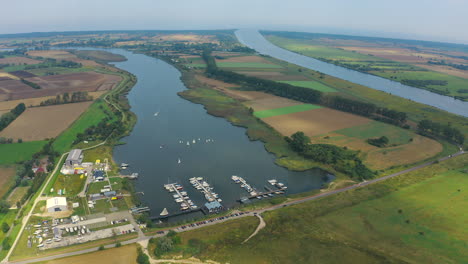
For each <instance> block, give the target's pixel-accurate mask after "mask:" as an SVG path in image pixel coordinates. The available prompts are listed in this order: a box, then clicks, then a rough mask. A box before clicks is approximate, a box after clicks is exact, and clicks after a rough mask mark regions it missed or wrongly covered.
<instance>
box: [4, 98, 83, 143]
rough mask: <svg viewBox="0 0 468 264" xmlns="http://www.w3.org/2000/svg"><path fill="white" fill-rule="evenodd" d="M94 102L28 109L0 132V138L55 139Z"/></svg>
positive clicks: (25, 139)
mask: <svg viewBox="0 0 468 264" xmlns="http://www.w3.org/2000/svg"><path fill="white" fill-rule="evenodd" d="M91 103H92V102H83V103H74V104H63V105H52V106H41V107H33V108H27V109H26V111H24V113H22V114H21V115H20V116H19V117H18V118H17V119H15V121H13V122H12V123H11V124H10V125H9V126H8V127H7V128H5V129H4V130H2V131H1V132H0V137H5V138H13V139H15V140H16V139H18V138H22V139H23V140H24V141H34V140H43V139H46V138H54V137H56V136H58V135H59V134H60V133H61V132H62V131H63V130H65V129H66V128H67V127H69V126H70V125H71V124H72V123H73V121H75V119H77V118H78V117H79V116H80V115H81V113H83V112H84V111H85V110H86V109H87V108H88V107H89V105H90V104H91Z"/></svg>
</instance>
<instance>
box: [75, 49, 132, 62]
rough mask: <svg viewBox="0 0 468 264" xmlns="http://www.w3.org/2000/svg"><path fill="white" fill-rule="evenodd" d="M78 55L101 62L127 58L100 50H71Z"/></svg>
mask: <svg viewBox="0 0 468 264" xmlns="http://www.w3.org/2000/svg"><path fill="white" fill-rule="evenodd" d="M72 53H73V54H75V55H76V56H78V57H82V58H86V59H89V60H94V61H102V62H117V61H125V60H127V59H126V58H125V57H124V56H122V55H118V54H114V53H110V52H107V51H102V50H74V51H72Z"/></svg>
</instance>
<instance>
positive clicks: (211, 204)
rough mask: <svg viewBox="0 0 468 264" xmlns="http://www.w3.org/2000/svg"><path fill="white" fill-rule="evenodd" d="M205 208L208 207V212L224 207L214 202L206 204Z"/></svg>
mask: <svg viewBox="0 0 468 264" xmlns="http://www.w3.org/2000/svg"><path fill="white" fill-rule="evenodd" d="M205 207H206V208H207V209H208V210H211V209H217V208H221V207H223V206H222V205H221V204H220V203H219V202H218V201H214V202H210V203H206V204H205Z"/></svg>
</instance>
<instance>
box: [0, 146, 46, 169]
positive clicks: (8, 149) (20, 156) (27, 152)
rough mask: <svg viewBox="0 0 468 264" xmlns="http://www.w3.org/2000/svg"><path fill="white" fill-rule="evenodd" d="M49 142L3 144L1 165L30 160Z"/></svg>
mask: <svg viewBox="0 0 468 264" xmlns="http://www.w3.org/2000/svg"><path fill="white" fill-rule="evenodd" d="M46 142H47V141H45V140H41V141H28V142H23V143H12V144H1V145H0V165H4V164H13V163H17V162H21V161H25V160H30V159H31V157H32V155H33V154H34V153H36V152H38V151H39V150H41V149H42V147H43V146H44V145H45V144H46Z"/></svg>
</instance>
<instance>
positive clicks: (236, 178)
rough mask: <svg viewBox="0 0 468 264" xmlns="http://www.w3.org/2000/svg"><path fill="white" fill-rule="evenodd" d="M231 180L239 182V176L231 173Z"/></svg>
mask: <svg viewBox="0 0 468 264" xmlns="http://www.w3.org/2000/svg"><path fill="white" fill-rule="evenodd" d="M231 180H233V181H234V182H235V183H239V177H237V176H236V175H232V176H231Z"/></svg>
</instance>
